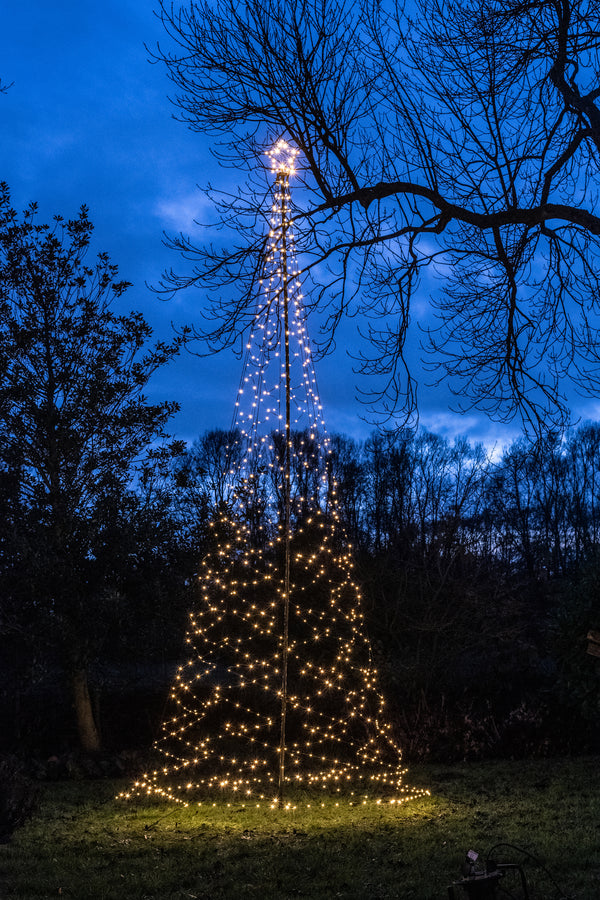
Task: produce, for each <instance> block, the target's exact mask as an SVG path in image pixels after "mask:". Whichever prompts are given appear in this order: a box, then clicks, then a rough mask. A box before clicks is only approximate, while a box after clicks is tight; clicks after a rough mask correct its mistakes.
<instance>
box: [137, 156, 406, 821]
mask: <svg viewBox="0 0 600 900" xmlns="http://www.w3.org/2000/svg"><path fill="white" fill-rule="evenodd" d="M297 155H298V152H297V150H296V149H295V148H294V147H292V146H290V145H289V144H288V143H287V142H285V141H278V142H277V143H276V144H275V146H274V147H273V149H272V150H271V151H269V153H268V157H269V158H270V161H271V170H272V172H273V173H274V174H275V175H276V179H275V185H274V189H273V204H272V216H271V229H270V233H269V242H268V250H267V253H266V255H265V259H264V260H263V277H262V279H261V285H260V287H261V290H260V291H259V296H258V298H257V308H256V314H255V317H254V321H253V325H252V328H251V331H250V334H249V337H248V340H247V343H246V354H245V360H244V365H243V371H242V377H241V381H240V388H239V391H238V396H237V400H236V404H235V414H234V427H233V429H232V433H233V434H234V435H235V436H236V437H235V441H236V443H237V446H236V447H235V448H232V451H233V450H234V449H235V452H232V458H233V459H235V460H236V462H235V465H233V466H232V467H231V469H230V470H229V471H228V477H229V481H230V487H231V503H230V504H229V505H228V506H226V507H222V508H220V509H219V510H217V511H216V515H215V519H214V521H213V522H212V524H211V532H212V549H211V550H210V551H209V552H208V553H207V555H206V557H205V559H204V560H203V561H202V565H201V567H200V572H199V577H198V603H197V607H196V609H195V610H194V611H193V612H192V613H191V615H190V622H189V628H188V631H187V635H186V645H187V647H188V651H189V655H188V660H187V662H185V663H184V664H183V665H181V666H180V667H179V670H178V672H177V676H176V679H175V682H174V685H173V687H172V691H171V696H170V704H171V709H170V714H169V716H168V718H167V719H166V720H165V721H164V723H163V726H162V733H161V736H160V737H159V739H158V740H157V742H156V745H155V750H156V753H157V756H158V758H159V760H160V762H159V764H158V765H157V767H156V768H155V769H154V770H153V771H149V772H148V773H146V774H145V775H144V776H143V777H142V778H141V779H140V780H139V781H138V782H136V784H135V785H134V787H133V788H132V790H131V791H128V792H126V793H125V794H124V795H122V796H126V797H128V796H131V795H132V794H134V795H145V794H147V795H150V796H154V797H164V798H168V799H170V800H174V801H178V802H183V803H189V802H191V801H194V802H201V801H202V800H203V799H204V798H207V797H214V796H215V794H217V795H227V796H235V797H238V798H240V799H242V798H244V799H246V800H252V801H258V802H260V801H261V800H268V801H269V802H270V803H271V805H279V806H282V805H284V803H285V798H286V797H287V796H289V795H290V792H293V791H294V790H295V789H297V788H302V789H303V790H304V791H309V792H310V791H313V792H314V791H315V790H318V791H319V792H320V793H322V792H323V791H325V792H329V793H330V792H333V793H335V794H338V795H339V794H343V795H344V796H347V797H348V798H352V800H351V802H359V799H360V798H365V797H367V796H379V797H382V796H385V797H386V798H388V799H389V800H390V801H392V802H401V801H403V800H405V799H408V798H409V797H411V796H414V795H415V793H418V792H415V791H414V790H410V789H408V788H406V787H405V786H404V784H403V775H404V769H403V767H402V762H401V753H400V749H399V747H398V745H397V744H396V742H395V740H394V737H393V735H392V729H391V725H390V723H389V721H388V720H387V718H386V710H385V704H384V701H383V698H382V695H381V692H380V690H379V687H378V678H377V672H376V670H375V668H374V666H373V664H372V659H371V650H370V646H369V641H368V639H367V636H366V634H365V624H364V616H363V612H362V597H361V592H360V588H359V586H358V584H357V583H356V581H355V579H354V575H353V563H352V557H351V548H350V547H349V545H348V544H347V541H346V540H345V536H344V534H343V531H342V529H341V527H340V524H339V518H338V514H337V506H336V484H335V479H334V478H333V477H332V475H331V471H330V455H331V450H330V445H329V440H328V438H327V434H326V431H325V425H324V421H323V412H322V406H321V403H320V401H319V394H318V389H317V380H316V374H315V369H314V365H313V359H312V355H311V350H310V342H309V339H308V334H307V330H306V319H305V314H304V310H303V305H302V290H301V279H300V269H299V266H298V261H297V259H296V254H295V250H294V235H293V220H292V217H291V214H290V210H291V198H290V187H289V181H290V176H291V175H292V174H293V173H294V171H295V162H296V158H297ZM288 802H289V801H288Z"/></svg>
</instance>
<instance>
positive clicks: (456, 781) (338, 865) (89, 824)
mask: <svg viewBox="0 0 600 900" xmlns="http://www.w3.org/2000/svg"><path fill="white" fill-rule="evenodd" d="M599 770H600V758H592V757H588V758H585V759H577V760H562V759H559V760H542V761H535V762H498V763H482V764H473V763H469V764H458V765H455V764H453V765H448V766H414V767H412V768H411V770H410V772H409V776H408V780H409V782H411V783H412V784H415V785H418V786H422V787H428V788H429V789H430V790H431V796H430V797H425V798H422V799H419V800H416V801H413V802H410V803H406V804H404V806H401V807H397V806H390V805H389V804H388V805H379V806H378V805H375V804H370V805H367V806H358V807H356V806H350V805H348V803H344V802H340V805H339V806H336V805H335V802H334V801H331V800H329V801H327V802H326V803H325V806H324V807H321V806H320V805H315V804H314V803H313V804H312V805H311V807H310V808H307V806H306V804H305V803H304V804H299V805H298V806H297V808H296V809H291V810H288V811H284V810H270V809H268V807H267V806H266V805H263V806H262V807H261V808H260V809H256V808H255V807H252V806H242V805H241V804H238V803H232V804H231V805H230V806H227V804H225V803H219V804H217V805H216V806H212V805H202V806H201V807H189V808H187V809H184V808H181V807H171V806H165V805H158V804H149V803H134V802H130V803H123V802H120V801H116V800H115V799H114V796H115V794H116V793H117V792H118V791H119V790H122V789H123V788H124V787H125V786H126V785H125V784H124V783H123V782H115V781H95V782H94V781H90V782H59V783H51V784H47V785H46V786H45V788H44V793H43V797H42V801H41V804H40V807H39V810H38V812H37V813H36V815H35V817H34V818H33V819H32V820H31V821H30V822H29V823H28V824H27V825H26V826H24V827H23V828H21V829H20V830H18V831H17V832H16V833H15V835H14V837H13V839H12V841H11V842H10V843H8V844H5V845H2V846H0V897H1V898H2V900H13V898H27V900H35V898H47V897H69V898H76V900H85V898H97V900H100V898H106V900H109V898H110V900H112V898H115V900H116V898H119V900H122V898H126V900H143V898H160V900H167V898H177V900H179V898H181V900H184V898H211V900H218V898H241V900H243V898H259V900H285V898H295V897H300V898H313V900H314V898H330V897H331V898H334V897H342V898H356V900H377V898H386V897H396V898H402V900H404V898H406V900H409V898H418V900H438V898H439V900H447V898H448V891H447V886H448V884H450V883H451V882H452V881H453V880H455V879H457V878H459V877H460V866H461V863H462V861H463V859H464V855H465V852H466V851H467V850H469V849H471V848H473V849H475V850H477V851H478V852H480V853H481V855H482V857H485V855H486V854H487V852H488V851H489V850H490V849H491V848H492V847H493V846H494V845H496V844H499V843H508V844H512V845H515V846H516V847H519V848H523V850H524V851H528V852H529V853H531V854H533V855H534V856H535V857H536V858H537V859H538V860H539V861H540V862H541V863H542V864H543V866H544V867H545V869H547V872H546V871H544V870H543V869H542V868H541V867H540V866H539V865H538V864H537V863H536V862H534V861H533V860H532V859H530V858H529V857H528V856H527V855H526V854H525V853H524V852H520V851H519V850H517V849H513V848H512V847H505V848H500V849H498V850H497V851H495V852H494V857H495V858H496V859H497V861H499V862H519V863H522V864H523V867H524V869H525V872H526V876H527V882H528V885H529V889H530V896H531V897H532V898H536V900H553V898H559V897H563V896H566V897H575V898H578V900H598V898H600V771H599ZM548 873H549V874H548ZM550 876H551V877H550ZM552 879H554V881H555V882H556V883H557V884H558V885H560V888H561V891H559V890H558V889H557V888H556V887H555V886H554V884H553V881H552ZM461 896H466V894H465V895H462V892H461ZM522 896H523V894H522V893H521V891H520V885H519V881H518V879H517V878H516V877H513V875H511V874H507V875H506V877H505V878H504V880H503V882H502V890H499V892H498V898H499V900H500V898H502V897H517V898H520V897H522Z"/></svg>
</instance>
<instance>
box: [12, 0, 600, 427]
mask: <svg viewBox="0 0 600 900" xmlns="http://www.w3.org/2000/svg"><path fill="white" fill-rule="evenodd" d="M162 39H163V33H162V26H161V25H160V22H159V21H158V20H157V19H156V17H155V16H154V15H153V3H152V0H103V2H102V3H99V2H89V0H88V2H81V0H53V2H50V0H19V2H18V3H10V4H6V5H5V9H4V12H3V16H2V29H1V31H0V47H1V49H0V77H1V78H2V81H3V82H4V83H7V82H14V84H13V86H12V87H11V89H10V90H9V92H8V93H7V94H5V95H2V96H0V117H1V119H0V121H1V122H2V129H1V132H2V137H1V140H0V163H1V165H0V179H2V180H5V181H7V182H8V184H9V186H10V188H11V192H12V198H13V205H14V206H15V207H16V208H17V209H19V210H21V209H23V208H24V207H25V206H26V205H27V204H28V203H29V202H30V201H32V200H36V201H38V203H39V206H40V220H41V221H50V220H51V217H52V216H53V215H54V214H55V213H60V214H61V215H63V216H65V217H70V216H74V215H75V214H76V213H77V210H78V208H79V206H80V205H81V204H82V203H85V204H87V205H88V206H89V208H90V217H91V219H92V221H93V222H94V224H95V240H94V248H93V249H94V252H98V251H100V250H106V251H107V252H108V253H109V255H110V256H111V259H112V261H113V262H115V263H117V264H118V265H119V269H120V275H121V277H123V278H126V279H127V280H128V281H131V282H133V287H132V288H130V290H129V291H128V292H127V294H126V295H125V303H126V306H127V307H128V308H131V309H139V310H141V311H142V312H143V314H144V315H145V317H146V318H147V319H148V320H149V321H150V323H151V324H152V325H153V327H154V329H155V334H156V335H157V336H161V337H162V336H168V335H169V333H170V329H171V323H172V322H174V323H177V324H180V325H181V324H184V323H188V322H193V321H194V319H195V318H196V317H197V314H198V309H199V308H200V306H201V303H202V293H201V292H200V291H195V292H190V293H188V294H187V295H185V294H181V295H179V296H178V297H177V298H175V299H174V300H171V301H169V302H162V301H161V300H159V299H158V298H157V297H156V296H155V295H154V294H153V293H152V292H151V291H150V290H148V288H147V287H146V283H147V282H148V283H155V284H156V283H157V282H158V279H159V276H160V274H161V272H162V270H163V269H165V268H169V267H171V266H172V267H173V268H175V269H176V270H177V269H179V270H181V269H182V265H184V263H182V261H181V260H180V259H179V257H178V256H177V255H176V254H175V253H174V252H173V251H170V250H168V249H167V248H165V247H164V246H163V244H162V235H163V232H164V231H167V232H171V233H173V232H178V231H183V232H184V233H188V234H193V235H194V237H195V239H196V240H197V241H198V242H201V241H202V233H201V230H200V229H199V228H198V227H197V226H195V225H194V221H193V220H194V219H195V218H197V219H202V220H204V221H207V220H208V219H209V217H210V208H209V207H207V201H206V200H205V198H204V196H203V194H202V193H201V192H200V191H199V189H198V187H197V185H198V184H204V183H205V182H206V181H207V180H208V179H209V178H210V180H211V181H212V182H213V183H214V184H215V185H218V184H219V178H220V173H219V169H218V167H217V166H216V164H215V163H214V162H213V161H212V159H211V156H210V154H209V141H208V139H203V137H202V135H198V134H192V133H191V132H189V131H188V130H187V129H186V127H185V126H184V125H182V124H181V123H179V122H176V121H175V120H174V119H173V113H174V108H173V107H172V105H171V104H170V102H169V100H168V97H167V95H168V93H169V89H170V84H169V82H168V80H167V77H166V73H165V70H164V68H163V67H161V66H159V65H151V64H150V63H149V62H148V53H147V51H146V49H145V47H144V44H145V43H146V44H148V45H149V46H154V45H155V44H156V42H157V41H158V40H162ZM226 174H227V178H228V179H229V178H230V173H229V172H228V173H226ZM221 177H222V176H221ZM310 327H311V326H310V322H309V331H310ZM356 328H357V325H356V321H355V320H352V321H350V322H348V323H347V324H346V326H345V327H344V333H343V335H342V336H341V340H338V345H337V349H336V351H335V353H334V354H333V355H332V356H331V357H329V358H328V359H326V360H323V361H321V362H320V363H319V365H318V368H317V374H318V380H319V388H320V393H321V398H322V402H323V405H324V410H325V418H326V422H327V424H328V428H329V430H330V431H339V432H343V433H346V434H349V435H353V436H355V437H358V438H360V437H364V436H366V435H367V434H368V433H369V432H370V430H371V426H369V425H368V424H366V423H365V422H363V421H361V416H364V414H365V410H364V407H363V406H362V405H361V404H360V403H359V402H358V401H357V400H356V399H355V396H354V394H355V391H354V385H355V383H356V381H357V379H356V377H355V376H354V375H353V373H352V361H351V359H350V358H349V356H348V354H347V352H346V349H347V347H350V348H351V347H352V344H353V341H354V339H355V335H356ZM344 344H346V347H345V346H344ZM239 374H240V363H239V362H238V361H237V360H236V359H235V358H234V357H233V355H228V354H221V355H220V356H216V357H211V358H208V359H198V358H197V357H193V356H190V355H188V354H186V355H184V356H183V357H182V358H181V359H180V360H179V361H177V362H175V363H174V364H172V365H171V366H170V367H169V368H168V369H167V370H165V371H164V372H163V373H160V374H159V375H158V376H156V377H155V379H154V381H153V383H152V389H151V396H152V398H156V399H158V398H164V399H174V400H177V401H178V402H179V403H180V404H181V412H180V413H179V414H178V415H177V417H176V418H175V419H174V421H173V425H172V429H171V430H172V431H173V432H174V433H175V434H176V436H177V437H180V438H184V439H186V440H193V439H194V437H196V436H197V435H198V434H200V433H202V432H203V431H205V430H206V429H207V428H212V427H225V428H226V427H229V425H230V424H231V415H232V411H233V406H234V401H235V394H236V390H237V385H238V382H239ZM420 396H421V406H420V408H421V422H422V424H423V425H424V426H425V427H427V428H430V429H431V430H433V431H436V432H438V433H440V434H445V435H447V436H448V437H453V436H454V435H456V434H464V435H465V436H467V437H469V438H470V439H471V440H481V439H483V440H485V441H486V443H488V444H492V443H494V442H496V443H497V444H499V445H502V444H504V443H506V442H507V441H508V440H509V439H510V438H511V437H512V436H513V435H514V434H516V432H517V428H516V426H514V427H502V426H497V425H494V424H491V423H489V422H487V421H486V419H485V418H484V417H483V416H479V415H477V414H472V415H464V416H459V415H456V414H454V413H451V412H450V411H449V410H448V401H449V394H448V393H447V392H446V391H445V390H443V389H441V388H431V389H427V388H426V387H424V386H423V385H422V390H421V394H420ZM593 412H594V410H586V411H585V414H586V415H587V416H590V415H592V413H593Z"/></svg>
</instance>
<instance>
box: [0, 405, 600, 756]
mask: <svg viewBox="0 0 600 900" xmlns="http://www.w3.org/2000/svg"><path fill="white" fill-rule="evenodd" d="M234 437H235V436H234V435H232V433H231V432H227V431H222V430H209V431H207V432H206V433H205V434H203V435H202V436H201V437H199V438H198V440H197V441H196V442H195V443H194V444H193V446H191V447H190V448H189V449H187V450H186V451H185V452H184V453H183V454H182V455H181V456H180V457H179V458H178V459H177V460H176V461H175V463H174V464H172V463H170V462H169V463H168V464H167V462H165V464H164V465H163V466H162V468H161V467H158V468H157V467H156V466H154V467H153V468H151V469H148V471H147V473H146V476H145V477H141V478H140V480H139V481H138V483H137V484H136V485H135V487H132V488H131V491H130V503H129V507H128V508H129V518H127V517H125V518H123V516H122V513H121V517H122V521H120V522H113V523H112V531H111V530H110V529H109V528H108V527H107V526H106V524H104V525H103V527H104V528H105V529H106V541H105V545H106V547H108V548H109V549H110V548H114V553H115V565H114V573H113V574H114V577H113V580H112V584H111V583H110V579H108V581H107V582H106V584H105V589H104V590H103V592H102V594H100V593H97V594H96V598H97V599H96V601H95V605H94V607H93V608H90V609H89V610H88V612H89V615H90V618H91V620H93V627H92V625H90V628H89V644H88V651H89V659H90V689H91V693H92V700H93V706H94V710H95V715H96V718H97V722H98V725H99V727H100V731H101V733H102V738H103V742H104V746H105V747H106V748H108V749H123V748H125V747H127V748H132V749H135V750H137V751H143V750H144V749H146V748H148V747H149V745H150V744H151V741H152V738H153V737H154V736H155V734H156V732H157V730H158V727H159V725H160V721H161V713H162V706H163V702H164V700H165V699H166V696H167V693H168V686H169V682H170V679H171V677H172V674H173V671H174V668H175V667H176V665H177V664H178V663H179V662H181V661H182V660H183V659H184V650H183V637H184V633H185V627H186V622H187V616H188V614H189V611H190V610H192V609H193V608H194V604H195V602H196V600H197V597H196V587H195V584H196V579H195V576H196V573H197V571H198V567H199V564H200V561H201V559H202V556H203V554H204V553H206V552H207V550H208V549H209V545H208V542H209V537H208V523H209V522H210V520H211V517H212V516H213V514H214V512H215V510H216V509H218V508H219V507H220V506H221V505H223V504H227V503H230V502H231V480H230V476H229V475H228V472H229V471H230V468H231V459H230V453H231V449H230V448H231V447H233V446H235V441H234V440H233V439H232V438H234ZM296 437H297V436H296ZM275 452H276V449H275ZM330 461H331V468H332V472H333V474H334V476H335V481H336V483H337V498H338V510H339V515H340V517H341V520H342V523H343V525H344V528H345V531H346V534H347V536H348V540H349V542H350V543H351V544H352V546H353V555H354V559H355V563H356V574H357V576H358V580H359V581H360V582H361V584H362V589H363V594H364V598H365V606H366V612H367V627H368V631H369V636H370V638H371V642H372V646H373V653H374V654H375V656H376V658H377V662H378V667H379V670H380V674H381V678H382V682H383V687H384V690H385V693H386V695H387V699H388V705H389V709H390V715H391V719H392V721H393V722H394V726H395V729H396V732H397V736H398V738H399V740H400V742H401V744H402V746H403V747H404V750H405V753H406V757H407V759H439V760H441V759H446V760H449V759H463V758H482V757H486V756H498V755H503V756H523V755H544V754H551V753H574V752H587V751H591V750H594V749H597V748H598V746H599V741H598V737H599V722H600V677H599V674H598V670H597V666H596V663H595V661H594V659H593V657H591V656H589V655H587V654H586V652H585V651H586V635H587V632H588V631H589V630H590V629H597V628H598V627H599V626H600V601H599V598H600V424H598V423H587V424H584V425H581V426H580V427H579V428H577V429H575V430H573V431H572V432H570V433H569V434H568V435H567V436H566V437H564V438H559V437H558V436H549V437H547V438H546V439H545V440H543V441H540V442H538V443H536V444H531V443H528V442H526V441H525V440H518V441H516V442H514V443H513V444H511V445H510V446H509V447H507V448H506V449H505V450H504V451H503V452H502V453H500V454H488V453H486V451H485V449H484V448H483V447H482V446H480V445H477V446H473V445H472V444H470V443H469V442H468V441H466V440H465V439H456V440H454V441H452V442H451V441H448V440H447V439H445V438H443V437H440V436H439V435H436V434H432V433H430V432H428V431H424V430H421V431H418V432H416V433H415V432H412V431H407V432H401V433H394V434H382V433H374V434H373V435H372V436H371V437H369V438H368V439H367V440H366V441H364V442H357V441H355V440H353V439H351V438H349V437H346V436H342V435H333V436H332V437H331V454H330ZM301 474H302V473H298V477H300V475H301ZM310 477H315V473H310ZM9 487H10V485H8V486H7V485H4V487H3V489H4V492H5V494H6V491H7V490H8V488H9ZM3 496H4V495H3ZM0 499H2V498H0ZM3 502H4V503H5V505H6V503H7V501H6V497H4V500H3ZM40 515H41V513H40ZM109 538H110V540H109ZM5 549H6V550H7V551H8V552H9V553H10V554H12V557H13V560H14V561H15V562H16V561H18V556H19V547H15V546H13V547H12V548H11V547H6V542H5ZM125 550H127V553H126V554H125V555H126V557H127V559H126V563H124V551H125ZM47 565H48V566H51V565H52V560H51V559H48V560H47ZM2 577H3V584H4V588H5V591H7V590H8V591H11V590H12V595H11V597H9V598H8V600H7V599H6V595H5V605H6V608H10V610H11V617H10V625H11V627H10V628H5V634H4V636H3V640H4V645H5V652H4V653H3V655H2V661H1V662H0V666H1V668H2V672H3V678H2V687H1V697H0V699H1V703H2V716H3V718H4V719H5V721H6V722H7V723H8V727H6V728H5V729H4V730H3V737H2V738H1V740H2V743H3V745H4V749H9V750H14V749H15V748H19V749H21V750H23V748H26V749H27V752H30V753H34V754H35V753H37V754H48V753H51V752H59V751H61V750H63V749H64V748H67V747H69V746H70V745H73V743H74V742H75V740H76V739H75V733H74V730H73V725H72V722H71V716H70V710H69V709H68V702H66V701H65V699H64V698H65V696H67V695H66V694H65V692H64V691H63V690H61V688H60V680H61V678H62V675H61V670H60V666H59V665H58V662H57V659H56V658H55V649H54V647H53V645H52V639H51V631H48V632H47V634H48V635H49V637H48V640H47V641H43V640H42V639H41V638H40V633H39V630H38V628H37V625H36V623H35V621H34V620H35V617H36V601H35V595H34V594H32V590H33V586H32V585H29V587H28V591H29V593H28V595H27V602H24V587H23V581H25V582H26V581H27V577H26V575H24V576H23V578H22V579H21V583H20V584H19V585H16V584H15V582H14V579H13V581H11V580H10V578H8V577H7V568H6V566H5V567H4V569H3V570H2ZM109 588H110V590H109ZM11 600H12V603H11V602H10V601H11ZM46 615H47V611H46ZM5 621H9V620H8V619H6V620H5ZM30 625H31V627H30Z"/></svg>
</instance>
